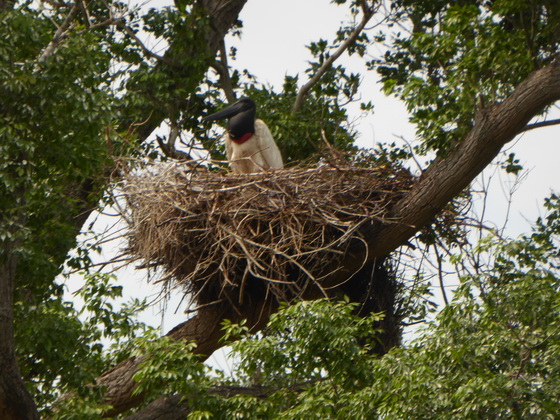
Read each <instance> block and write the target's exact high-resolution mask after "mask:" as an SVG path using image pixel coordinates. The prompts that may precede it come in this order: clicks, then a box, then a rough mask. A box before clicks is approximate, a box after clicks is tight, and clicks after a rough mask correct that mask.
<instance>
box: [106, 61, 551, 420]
mask: <svg viewBox="0 0 560 420" xmlns="http://www.w3.org/2000/svg"><path fill="white" fill-rule="evenodd" d="M557 100H560V59H556V60H555V61H553V62H552V63H550V64H548V65H547V66H545V67H544V68H542V69H539V70H536V71H535V72H533V73H532V74H530V75H529V76H528V77H527V79H526V80H525V81H523V82H522V83H521V84H519V86H518V87H517V88H516V89H515V90H514V91H513V92H512V94H511V95H510V96H509V97H508V98H507V99H505V100H504V101H503V102H501V103H499V104H495V105H493V106H491V107H489V108H487V109H482V110H480V111H479V112H478V114H477V116H476V119H475V124H474V127H473V128H472V130H471V131H470V132H469V133H468V134H467V136H466V137H465V138H464V140H463V141H462V142H460V143H459V144H458V145H457V146H456V147H455V148H454V149H453V150H452V151H451V152H450V153H449V154H448V156H447V157H446V158H441V159H437V160H435V161H434V162H433V163H432V164H431V165H430V166H429V167H428V169H427V170H426V171H425V172H424V173H423V174H422V176H421V177H420V179H419V180H418V182H417V183H416V185H415V186H414V187H413V188H412V190H411V191H410V192H409V193H407V194H406V196H405V197H403V198H402V199H401V200H400V201H399V202H397V203H396V205H395V206H394V208H393V209H392V211H391V212H390V213H391V214H390V217H391V220H396V222H394V223H390V224H381V225H380V226H379V227H378V228H377V229H375V230H374V231H372V232H371V233H370V234H369V236H368V237H367V238H366V239H367V244H368V251H367V258H368V262H372V261H374V260H375V258H378V257H380V256H384V255H387V254H389V253H390V252H392V251H394V250H395V249H396V248H398V247H399V246H401V245H403V244H404V243H406V241H407V240H408V239H410V238H411V237H412V236H413V235H414V234H415V233H416V232H418V231H419V230H420V229H421V228H422V227H424V226H425V225H427V224H429V223H430V222H431V221H432V220H433V218H434V217H435V216H436V215H437V213H438V212H440V211H441V210H442V209H443V208H444V207H445V206H446V205H447V203H449V202H450V201H451V200H452V199H453V198H454V197H455V196H456V195H458V194H459V193H460V192H461V191H462V190H463V189H464V188H465V187H467V186H468V185H469V183H470V182H471V181H472V180H473V179H474V178H476V176H477V175H478V174H480V172H482V170H483V169H484V168H485V167H486V166H487V165H488V164H489V163H490V162H491V161H492V160H493V159H494V158H495V157H496V156H497V155H498V154H499V152H500V150H501V149H502V147H503V146H504V145H505V144H507V143H508V142H510V141H511V140H513V139H514V138H515V137H516V135H517V134H518V133H520V132H522V131H523V128H524V127H525V126H526V125H527V123H528V122H529V121H530V120H531V119H532V118H533V117H534V116H536V115H538V114H539V113H540V112H541V111H542V110H543V109H544V108H545V107H546V106H548V105H551V104H553V103H554V102H555V101H557ZM354 254H355V253H354ZM356 261H359V264H358V263H357V262H356ZM362 264H363V258H355V255H354V256H352V255H350V256H349V257H348V258H347V259H346V260H345V261H344V265H343V267H342V269H340V268H341V267H338V268H339V270H338V271H337V272H336V274H335V275H333V277H334V276H336V279H331V280H333V283H337V282H340V280H341V279H342V278H346V277H344V276H350V275H353V274H354V273H355V272H356V271H357V269H358V268H359V267H358V265H359V266H361V265H362ZM331 268H332V267H331ZM269 309H270V310H269V311H267V314H268V316H269V315H270V313H271V312H270V311H272V310H275V309H274V308H269ZM240 315H241V316H245V315H246V314H237V316H236V319H239V316H240ZM204 318H207V319H204ZM214 319H215V320H216V321H218V319H220V316H215V315H214ZM261 321H263V322H258V323H256V324H252V327H253V330H258V329H260V328H262V327H263V326H264V325H265V322H264V318H263V319H261ZM187 323H188V324H189V325H188V328H186V325H185V324H187ZM187 323H185V324H181V325H180V326H179V327H177V328H175V329H174V330H173V331H175V333H173V331H172V332H171V333H170V334H176V338H178V339H179V338H180V339H185V340H194V341H197V340H201V339H202V340H203V341H201V343H204V344H203V345H202V347H203V348H204V349H205V350H206V351H207V353H205V354H209V353H210V352H211V351H214V350H217V349H218V348H219V347H220V346H221V344H220V342H219V337H218V336H219V335H220V334H221V332H219V331H216V329H215V328H210V330H209V331H210V333H209V335H208V337H207V338H206V337H201V336H200V332H201V331H203V330H204V329H205V327H202V326H203V325H204V326H207V325H211V317H210V316H207V315H205V314H203V313H200V314H199V317H195V318H192V319H191V320H189V321H187ZM198 323H200V325H196V324H198ZM178 331H182V332H181V333H179V332H178ZM215 334H217V335H215ZM127 369H129V367H128V366H124V365H123V367H122V373H121V375H125V374H127V373H126V370H127ZM132 375H133V373H132V374H130V377H132ZM115 383H116V382H115ZM127 389H128V388H127ZM170 398H171V399H161V400H158V402H154V403H153V404H152V405H150V406H148V407H147V408H146V411H145V412H144V411H143V410H142V411H140V412H139V413H137V414H135V415H134V416H132V417H130V418H131V419H140V418H148V417H149V418H169V419H174V418H179V417H180V416H182V415H183V414H184V413H188V407H187V406H186V405H184V404H182V405H177V406H176V411H173V409H172V407H171V406H172V404H170V401H172V398H173V397H170ZM158 410H160V411H158ZM170 410H171V411H170ZM148 413H149V414H148ZM158 413H159V414H158ZM162 413H165V416H163V414H162ZM173 413H175V414H173ZM145 415H148V417H146V416H145ZM174 415H176V416H175V417H174Z"/></svg>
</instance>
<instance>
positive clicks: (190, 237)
mask: <svg viewBox="0 0 560 420" xmlns="http://www.w3.org/2000/svg"><path fill="white" fill-rule="evenodd" d="M413 182H414V178H413V177H412V176H411V175H410V174H409V173H408V172H406V171H404V170H395V169H392V168H390V167H387V166H378V167H368V168H365V167H358V166H356V165H354V164H351V163H346V162H344V163H340V162H337V163H336V164H325V165H319V166H317V167H313V168H290V169H284V170H280V171H274V172H262V173H255V174H233V173H225V172H210V171H205V170H202V171H201V170H198V171H192V170H191V169H190V168H189V166H187V165H185V164H160V165H157V166H154V167H152V168H150V170H147V171H142V172H139V173H136V174H135V175H130V176H128V178H127V179H126V182H125V187H124V193H125V197H126V199H127V201H128V211H129V214H128V217H127V219H128V221H129V229H130V243H129V252H130V254H131V256H132V257H133V258H134V259H136V260H140V261H142V264H143V265H147V266H151V267H157V268H159V269H160V270H161V271H160V273H161V274H162V275H163V277H162V278H163V279H164V281H165V284H166V285H167V286H170V285H172V286H177V285H181V286H184V287H185V289H186V292H188V293H192V295H193V296H194V301H195V302H196V303H197V304H199V305H200V304H208V303H211V302H217V301H222V300H224V299H227V300H229V301H230V302H231V303H233V304H235V305H238V304H242V303H243V300H244V299H246V298H247V297H248V296H249V297H251V296H253V297H255V298H258V296H254V295H255V294H257V293H258V295H259V296H260V298H263V297H264V296H266V297H268V298H270V297H275V298H276V299H277V300H279V301H290V300H293V299H295V298H300V297H302V296H304V295H305V293H307V292H309V290H310V289H314V290H315V291H316V290H320V291H321V293H324V294H326V293H325V290H323V286H324V285H322V279H323V278H324V277H325V276H326V275H328V273H326V272H325V268H326V267H333V266H336V262H337V260H339V259H340V258H341V257H342V256H343V255H344V254H345V252H347V250H348V249H349V247H351V246H353V247H354V248H355V247H360V246H361V247H362V249H364V250H365V249H366V247H367V245H366V243H365V240H364V238H365V236H366V235H367V232H368V231H369V230H371V229H372V227H374V226H375V225H376V224H377V223H379V222H381V221H387V220H386V216H387V211H388V209H389V208H390V207H391V205H392V204H393V203H394V202H395V201H396V200H398V199H399V198H400V197H402V195H403V193H404V192H406V191H407V190H408V189H410V187H411V185H412V183H413Z"/></svg>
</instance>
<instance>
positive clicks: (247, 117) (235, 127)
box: [202, 98, 257, 142]
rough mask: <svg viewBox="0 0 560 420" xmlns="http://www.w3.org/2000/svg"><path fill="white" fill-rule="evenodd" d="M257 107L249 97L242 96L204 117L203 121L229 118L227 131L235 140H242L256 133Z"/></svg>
mask: <svg viewBox="0 0 560 420" xmlns="http://www.w3.org/2000/svg"><path fill="white" fill-rule="evenodd" d="M256 111H257V107H256V106H255V102H254V101H253V100H252V99H249V98H241V99H240V100H238V101H237V102H236V103H234V104H233V105H231V106H228V107H227V108H225V109H222V110H221V111H218V112H216V113H214V114H211V115H208V116H207V117H204V118H203V119H202V121H217V120H225V119H226V118H229V120H228V125H227V131H228V134H229V136H230V137H231V139H232V140H233V141H236V142H240V141H244V140H246V139H248V138H249V137H251V136H252V135H253V134H255V115H256Z"/></svg>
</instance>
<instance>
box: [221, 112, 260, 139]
mask: <svg viewBox="0 0 560 420" xmlns="http://www.w3.org/2000/svg"><path fill="white" fill-rule="evenodd" d="M227 130H228V134H229V137H230V139H231V140H232V141H233V142H235V143H238V144H241V143H245V142H246V141H247V140H249V139H250V138H251V137H252V136H253V134H255V110H254V109H248V110H246V111H243V112H240V113H239V114H237V115H234V116H233V117H231V118H230V119H229V121H228V127H227Z"/></svg>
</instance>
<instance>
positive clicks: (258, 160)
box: [202, 98, 284, 174]
mask: <svg viewBox="0 0 560 420" xmlns="http://www.w3.org/2000/svg"><path fill="white" fill-rule="evenodd" d="M255 115H256V106H255V103H254V102H253V100H251V99H249V98H242V99H240V100H239V101H237V102H236V103H234V104H233V105H231V106H229V107H227V108H225V109H223V110H221V111H218V112H216V113H214V114H212V115H208V116H207V117H205V118H203V119H202V120H203V121H216V120H223V119H226V118H228V119H229V120H228V125H227V134H226V153H227V157H228V161H229V164H230V166H231V169H232V171H233V172H237V173H245V174H248V173H253V172H260V171H268V170H274V169H282V168H283V167H284V163H283V161H282V155H281V154H280V150H279V149H278V146H277V145H276V142H275V141H274V139H273V138H272V133H271V132H270V130H269V129H268V127H267V126H266V124H265V123H264V122H263V121H262V120H258V119H256V118H255Z"/></svg>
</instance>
